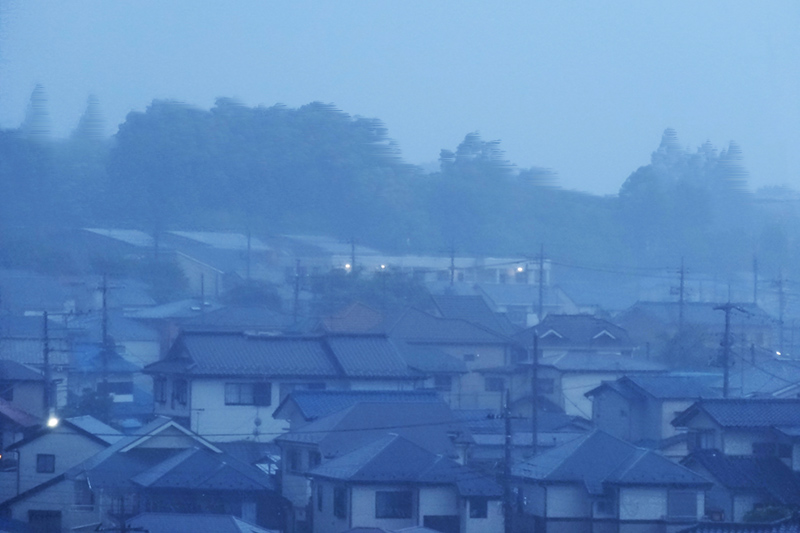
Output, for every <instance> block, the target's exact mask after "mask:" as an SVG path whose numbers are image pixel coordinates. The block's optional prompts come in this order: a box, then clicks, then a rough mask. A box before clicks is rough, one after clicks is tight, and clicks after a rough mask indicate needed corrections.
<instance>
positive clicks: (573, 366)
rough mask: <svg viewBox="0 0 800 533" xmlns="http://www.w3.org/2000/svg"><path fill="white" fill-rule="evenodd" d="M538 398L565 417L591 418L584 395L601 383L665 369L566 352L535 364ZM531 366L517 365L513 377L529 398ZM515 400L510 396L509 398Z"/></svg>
mask: <svg viewBox="0 0 800 533" xmlns="http://www.w3.org/2000/svg"><path fill="white" fill-rule="evenodd" d="M538 363H539V368H538V387H539V394H540V395H541V396H543V397H544V398H546V399H547V400H548V401H550V402H552V403H554V404H555V405H557V406H558V407H559V408H560V409H562V410H563V411H564V412H565V413H567V414H568V415H573V416H582V417H584V418H586V419H591V418H592V402H591V400H590V399H589V398H587V397H586V393H587V392H589V391H591V390H593V389H595V388H597V387H599V386H600V385H602V384H603V382H609V381H615V380H617V379H620V378H621V377H623V376H631V375H657V374H663V373H665V372H666V371H667V367H666V366H664V365H662V364H660V363H657V362H654V361H650V360H648V359H643V358H641V357H633V356H627V355H618V354H614V353H609V354H606V353H591V352H586V351H568V352H566V353H558V354H557V355H553V356H550V357H542V358H540V359H539V361H538ZM530 366H531V365H530V363H527V364H520V365H519V369H518V370H517V371H516V373H515V379H516V380H517V382H518V385H517V387H516V389H518V390H520V391H521V392H520V394H521V395H522V393H523V391H524V395H528V396H530V394H531V392H530V390H531V385H530V382H531V381H530V375H531V370H530ZM512 390H514V389H512ZM513 397H515V396H513V395H512V398H513Z"/></svg>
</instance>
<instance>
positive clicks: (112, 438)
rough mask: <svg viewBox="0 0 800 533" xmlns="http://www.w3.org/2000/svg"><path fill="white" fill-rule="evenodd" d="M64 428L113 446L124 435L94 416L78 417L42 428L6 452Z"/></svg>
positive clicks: (11, 446) (12, 445)
mask: <svg viewBox="0 0 800 533" xmlns="http://www.w3.org/2000/svg"><path fill="white" fill-rule="evenodd" d="M64 426H66V427H69V428H70V429H72V430H74V431H76V432H77V433H79V434H81V435H83V436H85V437H87V438H89V439H91V440H94V441H97V442H100V443H102V444H105V445H110V444H113V443H114V442H116V441H118V440H120V439H121V438H122V437H123V435H122V433H120V432H119V431H117V430H116V429H114V428H112V427H111V426H108V425H106V424H104V423H103V422H101V421H100V420H98V419H96V418H94V417H93V416H89V415H84V416H76V417H72V418H65V419H63V420H61V422H60V423H59V424H58V426H57V427H56V428H49V427H46V426H42V427H41V429H39V431H36V432H35V433H33V434H32V435H30V436H28V437H26V438H24V439H22V440H18V441H17V442H15V443H13V444H11V445H10V446H7V447H6V450H14V449H17V448H20V447H22V446H25V445H26V444H28V443H29V442H32V441H34V440H36V439H38V438H39V437H42V436H44V435H49V434H51V433H54V432H56V431H60V430H61V429H62V428H63V427H64Z"/></svg>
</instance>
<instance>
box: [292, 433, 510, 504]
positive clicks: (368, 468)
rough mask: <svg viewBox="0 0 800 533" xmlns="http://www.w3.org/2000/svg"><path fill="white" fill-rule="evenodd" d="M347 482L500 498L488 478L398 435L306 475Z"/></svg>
mask: <svg viewBox="0 0 800 533" xmlns="http://www.w3.org/2000/svg"><path fill="white" fill-rule="evenodd" d="M308 475H309V476H311V477H321V478H328V479H335V480H340V481H347V482H350V483H391V484H397V483H418V484H424V485H454V486H455V487H456V488H457V490H458V492H459V494H461V495H462V496H485V497H492V498H499V497H500V496H501V495H502V489H501V487H500V486H499V485H498V484H497V483H496V482H495V481H494V480H493V479H492V478H490V477H488V476H485V475H483V474H480V473H478V472H475V471H473V470H471V469H469V468H467V467H465V466H462V465H460V464H458V463H456V462H455V461H453V460H452V459H448V458H446V457H442V456H441V455H437V454H435V453H432V452H430V451H429V450H427V449H425V448H423V447H421V446H419V445H417V444H414V443H413V442H411V441H409V440H407V439H405V438H403V437H401V436H399V435H386V436H385V437H383V438H381V439H378V440H375V441H373V442H371V443H369V444H367V445H365V446H362V447H360V448H358V449H356V450H353V451H352V452H350V453H348V454H346V455H343V456H341V457H337V458H335V459H332V460H330V461H327V462H325V463H323V464H322V465H320V466H318V467H316V468H315V469H313V470H312V471H311V472H309V474H308Z"/></svg>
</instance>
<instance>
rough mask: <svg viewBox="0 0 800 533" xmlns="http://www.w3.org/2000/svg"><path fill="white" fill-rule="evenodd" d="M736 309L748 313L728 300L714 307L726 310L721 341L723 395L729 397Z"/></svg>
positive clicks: (718, 309)
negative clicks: (732, 338) (732, 336)
mask: <svg viewBox="0 0 800 533" xmlns="http://www.w3.org/2000/svg"><path fill="white" fill-rule="evenodd" d="M734 309H736V310H737V311H742V312H743V313H747V311H745V310H744V309H742V308H741V307H739V306H736V305H733V304H732V303H730V302H728V303H726V304H724V305H718V306H716V307H714V310H715V311H724V312H725V333H724V334H723V336H722V341H720V343H719V344H720V346H722V372H723V374H722V375H723V382H722V397H723V398H727V397H728V393H729V391H728V388H729V387H728V384H729V381H730V366H731V365H730V360H731V311H732V310H734Z"/></svg>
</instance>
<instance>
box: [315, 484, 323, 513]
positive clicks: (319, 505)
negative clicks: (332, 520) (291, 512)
mask: <svg viewBox="0 0 800 533" xmlns="http://www.w3.org/2000/svg"><path fill="white" fill-rule="evenodd" d="M323 494H324V492H323V490H322V485H317V511H322V502H323V500H322V495H323Z"/></svg>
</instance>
